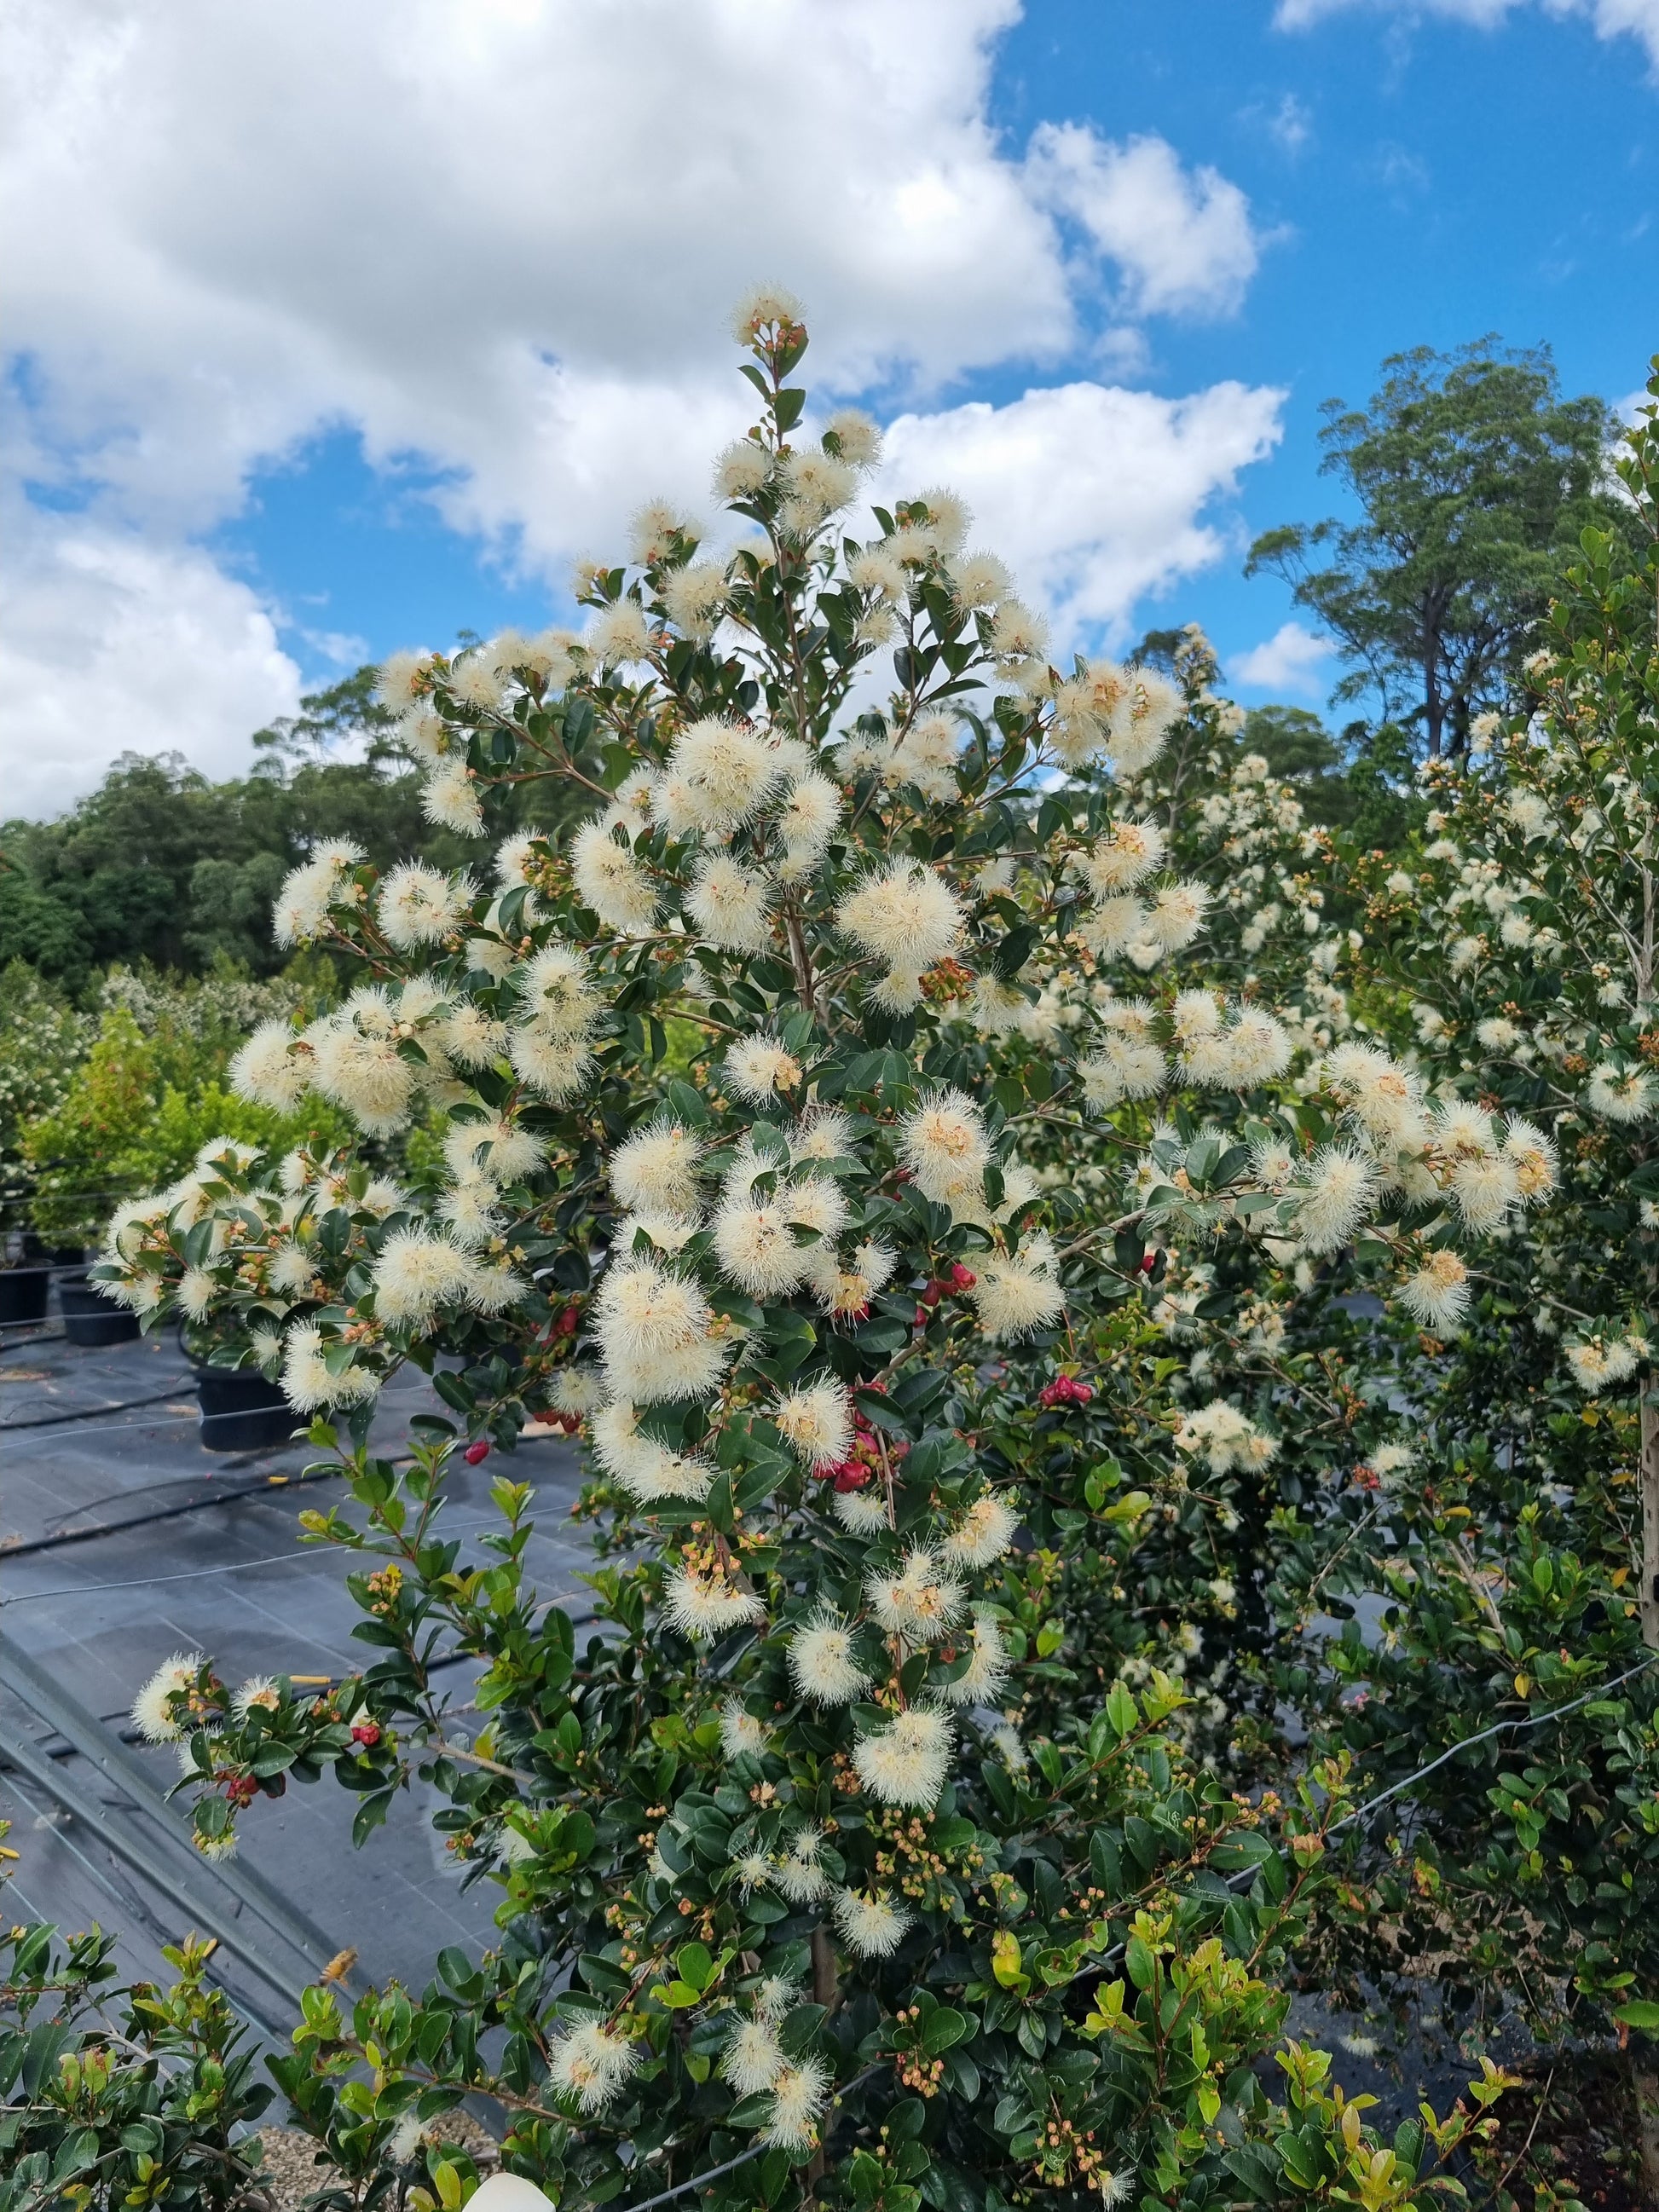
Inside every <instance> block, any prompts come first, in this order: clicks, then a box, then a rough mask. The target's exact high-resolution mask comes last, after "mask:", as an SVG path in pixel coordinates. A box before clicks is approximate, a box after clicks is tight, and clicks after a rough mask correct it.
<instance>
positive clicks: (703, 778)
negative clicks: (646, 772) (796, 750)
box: [667, 715, 784, 830]
mask: <svg viewBox="0 0 1659 2212" xmlns="http://www.w3.org/2000/svg"><path fill="white" fill-rule="evenodd" d="M783 773H784V770H783V767H782V764H781V763H780V761H779V759H778V757H777V755H776V753H775V751H774V750H773V749H772V747H771V746H770V745H769V744H768V743H767V741H766V739H765V738H763V736H761V735H760V733H759V732H757V731H755V730H750V729H744V728H740V727H739V726H738V725H737V724H736V723H733V722H723V721H720V720H718V719H717V718H715V717H714V716H712V715H710V716H707V717H705V718H704V719H703V720H702V721H699V722H692V723H690V725H688V726H687V727H686V728H684V730H682V731H681V732H680V733H679V735H678V737H677V738H675V740H674V744H673V749H672V750H671V752H670V754H669V757H668V768H667V775H668V778H669V780H670V781H674V782H677V783H678V784H679V785H681V786H683V787H684V792H685V793H686V795H687V803H688V805H690V809H691V811H692V813H693V816H694V817H695V822H696V826H697V827H698V828H701V829H715V830H725V829H736V828H737V826H738V823H742V822H746V821H747V820H748V819H749V817H750V815H751V814H753V813H754V812H755V811H756V809H757V807H759V806H761V805H763V803H764V801H765V800H766V799H767V798H768V797H769V795H770V793H772V792H773V790H774V789H775V787H776V786H777V784H778V782H779V781H780V780H781V776H782V775H783Z"/></svg>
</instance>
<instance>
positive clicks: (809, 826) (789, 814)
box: [777, 769, 841, 870]
mask: <svg viewBox="0 0 1659 2212" xmlns="http://www.w3.org/2000/svg"><path fill="white" fill-rule="evenodd" d="M840 821H841V793H839V792H838V791H837V790H836V787H835V785H834V784H833V783H831V782H830V781H829V777H828V776H824V775H819V774H818V772H817V769H807V770H806V771H805V773H804V774H803V775H798V776H796V777H795V779H794V781H793V782H792V783H791V784H790V786H789V787H788V789H787V791H786V792H785V793H784V795H783V803H782V805H781V806H780V808H779V809H778V815H777V832H778V836H779V837H780V838H781V840H782V843H783V849H784V853H785V855H786V858H787V862H788V863H789V864H790V866H792V867H793V869H795V870H799V869H801V868H803V867H805V866H809V865H810V864H811V862H812V861H814V860H817V859H818V857H819V856H820V854H822V853H823V851H824V849H825V848H826V847H827V846H828V844H829V841H830V839H831V838H832V837H833V836H835V834H836V828H837V826H838V824H839V823H840Z"/></svg>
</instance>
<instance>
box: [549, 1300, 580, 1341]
mask: <svg viewBox="0 0 1659 2212" xmlns="http://www.w3.org/2000/svg"><path fill="white" fill-rule="evenodd" d="M553 1331H554V1334H555V1335H556V1336H574V1334H576V1309H575V1307H574V1306H567V1307H566V1308H565V1310H564V1311H563V1312H562V1314H561V1315H560V1316H559V1317H558V1319H557V1321H556V1322H554V1324H553Z"/></svg>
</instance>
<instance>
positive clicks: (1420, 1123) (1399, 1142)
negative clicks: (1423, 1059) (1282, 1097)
mask: <svg viewBox="0 0 1659 2212" xmlns="http://www.w3.org/2000/svg"><path fill="white" fill-rule="evenodd" d="M1323 1073H1324V1075H1325V1079H1326V1080H1327V1081H1328V1083H1329V1084H1330V1085H1332V1087H1333V1088H1334V1090H1335V1091H1338V1092H1339V1093H1340V1096H1341V1097H1342V1100H1343V1103H1345V1104H1346V1107H1347V1109H1348V1112H1349V1115H1350V1116H1351V1117H1352V1120H1353V1121H1355V1122H1357V1123H1358V1126H1359V1127H1361V1128H1362V1129H1364V1132H1365V1133H1366V1135H1367V1136H1368V1137H1370V1139H1371V1140H1372V1141H1373V1142H1374V1143H1376V1144H1379V1145H1386V1146H1389V1147H1390V1148H1391V1149H1392V1150H1395V1151H1397V1152H1420V1151H1421V1150H1422V1148H1423V1146H1424V1145H1425V1143H1426V1141H1427V1139H1428V1129H1427V1126H1426V1124H1425V1121H1424V1118H1423V1088H1422V1085H1421V1084H1420V1082H1419V1080H1418V1079H1417V1077H1416V1076H1415V1075H1414V1074H1413V1073H1411V1071H1410V1070H1409V1069H1407V1068H1404V1067H1401V1066H1400V1065H1399V1064H1398V1062H1397V1061H1395V1060H1391V1059H1390V1058H1389V1055H1388V1054H1387V1053H1386V1052H1379V1051H1378V1050H1377V1049H1376V1047H1375V1046H1372V1045H1365V1044H1343V1045H1339V1046H1338V1047H1337V1048H1336V1050H1335V1051H1334V1052H1333V1053H1331V1054H1329V1056H1328V1058H1327V1060H1325V1063H1324V1067H1323Z"/></svg>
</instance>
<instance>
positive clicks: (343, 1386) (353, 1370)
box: [283, 1322, 380, 1413]
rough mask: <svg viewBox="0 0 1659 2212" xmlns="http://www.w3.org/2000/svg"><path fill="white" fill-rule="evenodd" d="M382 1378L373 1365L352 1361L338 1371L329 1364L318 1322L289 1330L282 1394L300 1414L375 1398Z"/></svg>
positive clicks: (360, 1402)
mask: <svg viewBox="0 0 1659 2212" xmlns="http://www.w3.org/2000/svg"><path fill="white" fill-rule="evenodd" d="M379 1389H380V1376H378V1375H376V1374H375V1373H374V1370H372V1369H371V1368H368V1367H362V1366H359V1365H358V1364H357V1362H356V1360H355V1359H354V1360H349V1361H348V1362H347V1364H345V1365H344V1366H343V1367H342V1368H341V1369H340V1370H339V1372H338V1373H337V1374H336V1373H335V1371H334V1370H333V1369H332V1368H331V1366H330V1365H329V1364H328V1358H327V1355H326V1353H325V1350H324V1346H323V1334H322V1331H321V1329H320V1328H318V1326H317V1324H316V1322H301V1323H300V1324H299V1326H298V1327H297V1328H291V1329H289V1333H288V1342H287V1346H286V1349H285V1352H284V1353H283V1396H284V1397H285V1398H286V1399H287V1400H288V1402H289V1405H290V1406H292V1407H294V1408H295V1411H296V1412H297V1413H317V1412H319V1411H320V1410H321V1409H322V1408H323V1407H328V1406H357V1405H361V1404H362V1402H363V1401H364V1400H365V1399H368V1398H372V1397H374V1395H376V1393H377V1392H378V1391H379Z"/></svg>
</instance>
